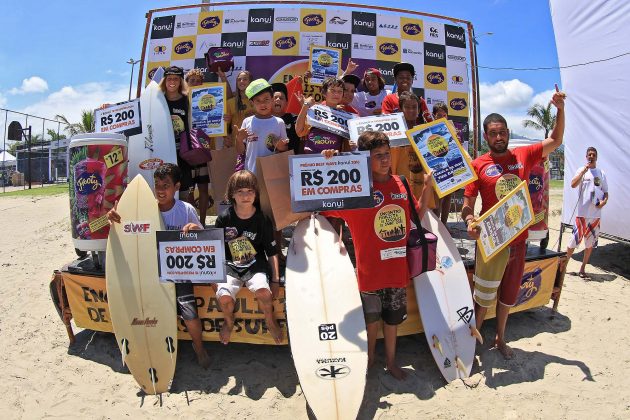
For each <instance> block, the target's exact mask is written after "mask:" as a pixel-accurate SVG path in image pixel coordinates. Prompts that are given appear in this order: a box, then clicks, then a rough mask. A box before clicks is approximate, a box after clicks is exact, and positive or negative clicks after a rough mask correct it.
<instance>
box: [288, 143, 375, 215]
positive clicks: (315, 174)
mask: <svg viewBox="0 0 630 420" xmlns="http://www.w3.org/2000/svg"><path fill="white" fill-rule="evenodd" d="M289 179H290V184H291V210H292V211H293V212H295V213H299V212H308V211H323V210H330V209H334V210H344V209H357V208H370V207H374V204H375V203H374V197H373V195H372V171H371V167H370V153H369V152H352V153H342V154H341V155H339V156H334V157H332V158H330V159H326V158H325V157H323V156H321V155H293V156H289Z"/></svg>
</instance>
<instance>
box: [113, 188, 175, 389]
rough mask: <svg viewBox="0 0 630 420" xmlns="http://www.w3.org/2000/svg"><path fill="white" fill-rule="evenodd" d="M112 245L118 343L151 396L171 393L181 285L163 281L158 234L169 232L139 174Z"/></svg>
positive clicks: (115, 228)
mask: <svg viewBox="0 0 630 420" xmlns="http://www.w3.org/2000/svg"><path fill="white" fill-rule="evenodd" d="M117 211H118V213H119V214H120V217H121V223H115V224H114V225H113V226H112V229H111V230H110V233H109V238H108V240H107V258H106V267H105V277H106V282H107V296H108V302H109V310H110V317H111V320H112V326H113V329H114V334H115V335H116V342H117V343H118V347H119V348H120V351H121V354H122V361H123V364H126V365H127V367H128V368H129V371H130V372H131V374H132V375H133V377H134V379H135V380H136V381H137V382H138V384H139V385H140V386H141V387H142V390H143V391H144V392H146V393H147V394H159V393H162V392H165V391H168V390H169V389H170V387H171V383H172V380H173V375H174V374H175V362H176V360H177V309H176V306H175V285H174V284H170V283H160V282H159V280H158V262H157V246H156V237H155V232H156V231H157V230H164V226H163V223H162V216H161V215H160V211H159V209H158V206H157V202H156V200H155V197H154V195H153V192H152V191H151V187H149V184H147V182H146V181H145V179H144V178H143V177H142V175H137V176H136V177H135V178H134V179H133V181H131V183H130V184H129V185H128V186H127V189H126V190H125V192H124V193H123V195H122V197H121V199H120V202H119V203H118V208H117Z"/></svg>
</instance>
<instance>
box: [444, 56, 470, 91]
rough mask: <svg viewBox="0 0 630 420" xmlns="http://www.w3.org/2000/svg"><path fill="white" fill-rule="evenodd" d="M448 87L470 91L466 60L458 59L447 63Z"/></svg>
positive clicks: (449, 88)
mask: <svg viewBox="0 0 630 420" xmlns="http://www.w3.org/2000/svg"><path fill="white" fill-rule="evenodd" d="M447 65H448V67H447V68H446V73H447V83H448V84H447V86H446V87H447V89H448V90H449V91H453V92H468V69H467V68H466V62H464V61H457V62H451V63H448V64H447Z"/></svg>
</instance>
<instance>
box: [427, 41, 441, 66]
mask: <svg viewBox="0 0 630 420" xmlns="http://www.w3.org/2000/svg"><path fill="white" fill-rule="evenodd" d="M424 65H425V66H435V67H446V47H444V45H438V44H432V43H430V41H427V42H425V43H424Z"/></svg>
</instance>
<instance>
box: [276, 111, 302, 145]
mask: <svg viewBox="0 0 630 420" xmlns="http://www.w3.org/2000/svg"><path fill="white" fill-rule="evenodd" d="M280 118H282V121H284V126H285V127H286V129H287V137H288V138H289V150H293V151H294V152H295V154H297V153H298V146H299V145H300V137H298V135H297V133H296V132H295V121H297V115H293V114H289V113H286V114H284V115H283V116H282V117H280Z"/></svg>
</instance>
